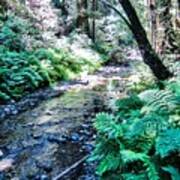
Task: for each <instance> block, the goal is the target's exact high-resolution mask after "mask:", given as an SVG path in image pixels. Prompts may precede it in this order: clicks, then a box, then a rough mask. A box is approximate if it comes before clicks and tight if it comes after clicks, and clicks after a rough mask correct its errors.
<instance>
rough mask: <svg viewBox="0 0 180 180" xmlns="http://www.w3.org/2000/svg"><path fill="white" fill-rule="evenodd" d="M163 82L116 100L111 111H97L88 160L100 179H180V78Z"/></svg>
mask: <svg viewBox="0 0 180 180" xmlns="http://www.w3.org/2000/svg"><path fill="white" fill-rule="evenodd" d="M164 84H165V85H164V86H165V89H163V90H160V89H158V88H156V89H150V90H145V91H143V92H141V93H139V94H134V95H131V96H129V97H126V98H124V99H119V100H117V101H116V111H115V112H114V113H113V114H109V113H104V112H102V113H99V114H97V116H96V120H95V123H94V126H95V128H96V130H97V140H96V146H95V150H94V152H93V154H92V156H91V158H90V160H91V161H96V162H97V164H98V166H97V174H98V175H99V176H100V178H101V179H107V180H110V179H112V180H116V179H117V180H119V179H122V180H136V179H137V180H146V179H147V180H158V179H163V180H166V179H167V180H168V179H172V180H178V179H180V172H179V170H180V169H179V166H178V163H179V161H180V157H179V153H180V91H179V89H180V88H179V87H180V82H178V81H176V82H168V83H164Z"/></svg>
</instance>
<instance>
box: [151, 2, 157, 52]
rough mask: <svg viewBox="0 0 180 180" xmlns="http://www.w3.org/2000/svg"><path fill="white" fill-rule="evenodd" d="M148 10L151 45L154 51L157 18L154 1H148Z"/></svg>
mask: <svg viewBox="0 0 180 180" xmlns="http://www.w3.org/2000/svg"><path fill="white" fill-rule="evenodd" d="M149 10H150V19H151V20H150V26H151V43H152V46H153V48H154V49H155V50H156V44H157V42H156V40H157V17H156V15H157V14H156V2H155V0H149Z"/></svg>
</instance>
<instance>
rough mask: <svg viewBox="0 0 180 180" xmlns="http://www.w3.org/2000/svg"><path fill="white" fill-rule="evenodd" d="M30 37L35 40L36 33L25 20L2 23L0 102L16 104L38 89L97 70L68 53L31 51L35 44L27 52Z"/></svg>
mask: <svg viewBox="0 0 180 180" xmlns="http://www.w3.org/2000/svg"><path fill="white" fill-rule="evenodd" d="M32 34H33V35H34V36H33V37H36V35H37V36H38V32H37V31H36V29H33V28H32V27H31V26H29V25H28V24H27V22H26V21H25V20H23V19H21V18H17V17H14V16H12V15H10V16H8V17H6V19H5V20H4V24H3V26H2V27H1V29H0V66H1V68H0V81H1V83H0V102H3V103H4V102H6V101H8V100H11V99H14V100H17V99H19V98H21V97H22V96H24V95H25V94H27V93H28V92H31V91H33V90H35V89H37V88H39V87H41V86H44V85H48V84H52V83H53V82H56V81H57V80H67V79H69V78H73V77H74V75H75V74H79V73H80V72H82V71H87V72H89V71H92V70H94V69H96V68H97V66H98V63H93V61H91V60H90V59H84V58H80V57H77V56H75V55H73V54H72V53H71V52H69V51H68V50H62V49H47V48H39V49H37V48H35V49H37V50H35V49H34V47H33V46H34V45H36V44H37V41H35V40H34V41H33V44H32V45H31V48H29V47H28V46H27V45H28V43H27V42H26V41H27V39H28V38H27V37H28V35H29V36H31V35H32ZM24 37H25V38H24ZM25 40H26V41H25ZM31 41H32V38H31Z"/></svg>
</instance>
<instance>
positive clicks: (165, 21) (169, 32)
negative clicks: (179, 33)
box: [159, 0, 180, 54]
mask: <svg viewBox="0 0 180 180" xmlns="http://www.w3.org/2000/svg"><path fill="white" fill-rule="evenodd" d="M178 1H179V0H178ZM171 3H172V2H171V0H161V1H159V8H160V14H159V19H160V25H161V27H162V29H163V31H164V32H163V34H164V37H163V40H162V43H161V50H162V54H165V53H166V54H178V53H180V47H179V46H178V42H177V37H176V33H175V31H174V28H173V23H172V15H171V12H170V10H171V5H172V4H171Z"/></svg>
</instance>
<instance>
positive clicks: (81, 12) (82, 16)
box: [76, 0, 89, 35]
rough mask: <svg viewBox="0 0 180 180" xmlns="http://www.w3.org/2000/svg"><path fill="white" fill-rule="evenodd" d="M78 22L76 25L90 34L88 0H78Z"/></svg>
mask: <svg viewBox="0 0 180 180" xmlns="http://www.w3.org/2000/svg"><path fill="white" fill-rule="evenodd" d="M77 10H78V16H77V22H76V27H77V28H79V29H81V30H82V32H84V33H86V34H87V35H89V18H88V14H87V11H88V1H87V0H77Z"/></svg>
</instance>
